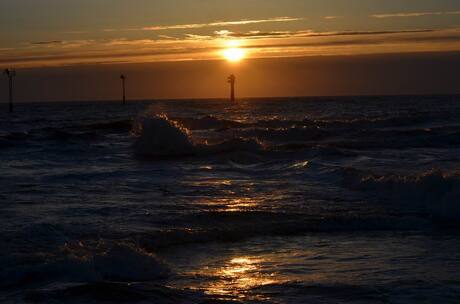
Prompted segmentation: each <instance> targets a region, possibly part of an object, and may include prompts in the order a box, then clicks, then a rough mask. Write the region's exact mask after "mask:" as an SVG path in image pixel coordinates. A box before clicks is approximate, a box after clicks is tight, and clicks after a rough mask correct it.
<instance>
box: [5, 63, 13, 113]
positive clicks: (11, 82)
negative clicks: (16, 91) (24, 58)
mask: <svg viewBox="0 0 460 304" xmlns="http://www.w3.org/2000/svg"><path fill="white" fill-rule="evenodd" d="M3 74H5V75H6V76H7V77H8V82H9V112H10V113H13V77H14V76H16V71H14V70H11V69H6V70H5V71H4V72H3Z"/></svg>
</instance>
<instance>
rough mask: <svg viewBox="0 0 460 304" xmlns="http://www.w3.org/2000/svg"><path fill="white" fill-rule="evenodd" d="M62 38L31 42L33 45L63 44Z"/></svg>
mask: <svg viewBox="0 0 460 304" xmlns="http://www.w3.org/2000/svg"><path fill="white" fill-rule="evenodd" d="M61 43H63V41H62V40H51V41H35V42H31V43H30V44H31V45H50V44H61Z"/></svg>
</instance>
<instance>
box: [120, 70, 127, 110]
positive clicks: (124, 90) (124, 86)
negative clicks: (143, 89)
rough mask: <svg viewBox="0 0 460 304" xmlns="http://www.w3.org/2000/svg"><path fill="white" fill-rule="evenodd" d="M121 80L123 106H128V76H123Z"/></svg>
mask: <svg viewBox="0 0 460 304" xmlns="http://www.w3.org/2000/svg"><path fill="white" fill-rule="evenodd" d="M120 79H121V83H122V86H123V104H124V105H125V104H126V83H125V82H126V76H125V75H123V74H121V76H120Z"/></svg>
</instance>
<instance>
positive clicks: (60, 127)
mask: <svg viewBox="0 0 460 304" xmlns="http://www.w3.org/2000/svg"><path fill="white" fill-rule="evenodd" d="M0 303H171V304H172V303H174V304H176V303H313V304H316V303H334V304H337V303H339V304H345V303H347V304H348V303H371V304H372V303H401V304H403V303H443V304H448V303H460V96H458V95H456V96H455V95H454V96H447V95H444V96H373V97H297V98H257V99H240V100H238V101H237V102H234V103H232V102H229V101H227V100H223V99H207V100H151V101H129V102H128V103H127V104H126V105H123V104H122V103H121V102H118V101H116V102H115V101H113V102H108V101H93V102H54V103H39V102H36V103H21V104H19V103H18V104H16V105H15V111H14V113H12V114H9V113H7V107H6V104H3V106H2V110H1V111H0Z"/></svg>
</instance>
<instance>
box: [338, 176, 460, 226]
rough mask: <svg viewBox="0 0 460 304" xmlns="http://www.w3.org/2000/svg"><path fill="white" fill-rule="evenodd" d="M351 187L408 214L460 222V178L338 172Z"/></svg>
mask: <svg viewBox="0 0 460 304" xmlns="http://www.w3.org/2000/svg"><path fill="white" fill-rule="evenodd" d="M339 171H340V173H341V175H342V177H343V182H344V183H345V185H347V186H348V187H350V188H352V189H354V190H359V191H363V192H365V193H369V194H371V195H372V196H376V197H378V198H379V199H380V200H382V201H384V202H386V203H393V204H398V205H399V207H401V209H403V210H406V211H411V210H412V211H414V212H417V211H420V212H425V213H427V214H429V215H431V216H432V217H433V218H435V219H444V220H452V223H453V222H455V221H456V220H458V219H459V218H460V174H459V173H458V172H449V173H445V172H442V171H440V170H430V171H427V172H423V173H420V174H414V175H400V174H383V175H378V174H373V173H370V172H364V171H361V170H357V169H353V168H342V169H340V170H339Z"/></svg>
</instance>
